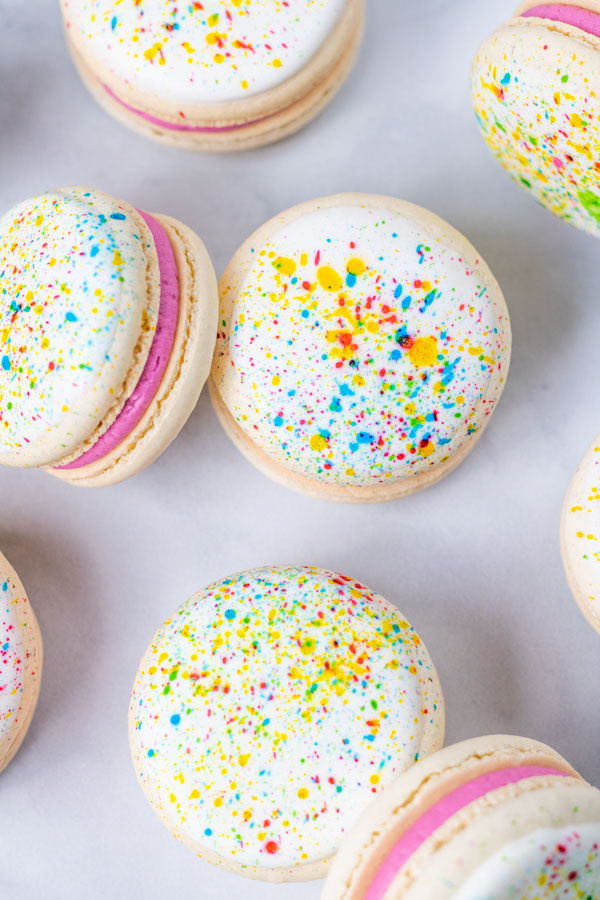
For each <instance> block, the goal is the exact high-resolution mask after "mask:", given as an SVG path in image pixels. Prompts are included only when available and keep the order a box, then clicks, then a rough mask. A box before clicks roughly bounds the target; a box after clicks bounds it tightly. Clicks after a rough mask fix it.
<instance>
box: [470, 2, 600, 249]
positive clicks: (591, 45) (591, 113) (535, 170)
mask: <svg viewBox="0 0 600 900" xmlns="http://www.w3.org/2000/svg"><path fill="white" fill-rule="evenodd" d="M561 29H562V30H561ZM563 31H571V32H572V31H573V29H572V28H568V27H567V26H564V25H561V24H560V23H557V22H552V23H551V27H549V25H546V24H543V23H541V22H540V21H539V20H537V19H526V18H521V19H519V20H517V21H516V22H513V23H511V24H510V25H506V26H504V27H503V28H500V29H499V30H498V31H497V32H496V33H495V34H493V35H492V36H491V37H490V38H489V39H488V40H487V41H485V42H484V44H483V46H482V47H481V49H480V51H479V53H478V55H477V57H476V59H475V62H474V66H473V75H472V90H473V102H474V105H475V111H476V114H477V118H478V121H479V124H480V126H481V130H482V132H483V136H484V138H485V140H486V141H487V143H488V144H489V146H490V148H491V150H492V152H493V153H494V156H495V157H496V158H497V160H498V161H499V162H500V163H501V165H502V166H504V168H505V169H506V170H507V171H508V172H509V173H510V175H511V176H512V177H513V178H514V179H515V180H516V181H517V182H518V183H520V184H521V185H522V186H523V187H524V188H525V189H526V190H527V191H529V192H530V193H531V194H532V195H533V196H534V197H535V198H536V200H538V201H539V202H540V203H542V204H543V205H544V206H546V207H547V208H548V209H550V210H551V211H552V212H553V213H555V214H556V215H558V216H560V217H561V218H563V219H565V220H566V221H567V222H570V223H571V224H572V225H576V226H577V227H578V228H583V229H585V230H586V231H589V232H590V233H592V234H600V128H599V122H600V95H599V92H598V84H599V83H600V52H599V51H598V40H597V39H592V38H587V36H586V35H585V34H584V32H579V34H580V35H581V37H580V39H578V38H576V37H573V36H568V35H567V34H566V33H563Z"/></svg>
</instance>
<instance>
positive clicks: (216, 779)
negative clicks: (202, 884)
mask: <svg viewBox="0 0 600 900" xmlns="http://www.w3.org/2000/svg"><path fill="white" fill-rule="evenodd" d="M443 718H444V716H443V701H442V699H441V693H440V688H439V683H438V680H437V675H436V673H435V669H434V667H433V664H432V662H431V659H430V657H429V655H428V654H427V651H426V650H425V648H424V646H423V644H422V643H421V641H420V639H419V637H418V636H417V635H416V634H415V632H414V630H413V629H412V627H411V626H410V625H409V623H408V622H406V620H405V619H404V618H403V617H402V615H401V614H400V613H399V612H398V610H397V609H396V608H395V607H393V606H392V605H391V604H390V603H388V602H387V601H386V600H384V599H383V598H382V597H380V596H378V595H376V594H374V593H373V592H371V591H370V590H369V589H368V588H365V587H364V586H363V585H361V584H358V583H357V582H355V581H352V580H351V579H347V578H344V577H343V576H340V575H336V574H333V573H331V572H326V571H323V570H321V569H316V568H310V567H291V566H288V567H280V568H265V569H258V570H255V571H252V572H243V573H241V574H239V575H235V576H232V577H230V578H227V579H224V580H223V581H221V582H218V583H216V584H214V585H211V586H210V587H209V588H207V589H206V590H204V591H201V592H199V593H198V594H196V595H194V596H193V597H192V598H191V599H190V600H189V601H188V602H187V603H185V604H184V605H183V606H182V607H181V608H180V609H179V610H178V611H177V613H176V614H175V615H174V616H173V617H172V618H171V619H170V620H168V621H167V622H166V623H165V624H164V626H163V627H162V628H161V629H160V631H159V632H158V633H157V635H156V636H155V638H154V640H153V642H152V644H151V646H150V648H149V650H148V652H147V654H146V656H145V658H144V660H143V661H142V664H141V666H140V669H139V671H138V675H137V679H136V683H135V686H134V692H133V696H132V702H131V712H130V725H131V743H132V750H133V755H134V761H135V765H136V770H137V772H138V776H139V777H140V780H141V781H142V784H143V786H144V789H145V791H146V793H147V794H148V796H149V799H150V800H151V802H152V803H153V805H154V806H155V807H156V808H157V810H158V811H159V812H160V813H161V815H162V816H163V818H164V819H165V820H166V822H167V824H168V825H169V827H170V828H171V829H172V830H173V831H174V833H175V834H176V835H177V836H178V837H180V838H181V839H182V840H184V841H185V842H186V843H188V844H190V845H191V846H192V847H193V848H194V849H196V850H197V852H199V853H200V854H201V855H203V856H206V857H207V858H208V859H210V860H211V861H213V862H216V863H218V864H223V865H225V866H226V867H228V868H233V869H234V870H235V871H239V872H241V873H242V874H245V875H248V876H250V877H266V878H267V879H268V878H270V877H272V875H273V873H274V872H275V870H280V871H281V870H285V871H286V872H287V877H289V878H292V879H293V878H302V877H316V876H317V875H320V874H323V871H324V866H325V865H326V863H327V861H328V860H329V859H330V857H331V856H332V854H333V853H335V851H336V849H337V847H338V845H339V843H340V840H341V838H342V835H343V832H344V831H345V830H346V829H347V827H348V826H349V825H350V824H351V822H352V821H353V819H354V818H355V817H356V816H357V815H358V814H359V813H360V811H361V808H362V807H363V806H364V805H365V804H366V803H368V801H369V799H371V798H372V797H373V796H374V795H375V794H377V793H379V792H380V791H381V790H382V788H384V787H385V785H386V784H388V783H389V781H390V779H391V778H392V777H393V776H394V775H395V774H397V773H399V772H401V771H403V770H404V769H406V768H407V767H409V766H410V765H412V764H413V763H414V762H415V760H416V759H417V758H419V757H420V756H425V755H427V754H428V753H429V752H431V751H432V750H434V749H437V748H439V746H441V743H442V740H443ZM307 873H308V874H307Z"/></svg>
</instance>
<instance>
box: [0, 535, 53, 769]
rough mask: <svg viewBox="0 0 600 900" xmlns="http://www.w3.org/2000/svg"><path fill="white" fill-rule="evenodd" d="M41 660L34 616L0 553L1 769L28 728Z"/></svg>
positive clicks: (36, 691)
mask: <svg viewBox="0 0 600 900" xmlns="http://www.w3.org/2000/svg"><path fill="white" fill-rule="evenodd" d="M42 661H43V648H42V637H41V634H40V630H39V627H38V624H37V619H36V617H35V614H34V612H33V609H32V608H31V605H30V603H29V600H28V599H27V595H26V593H25V590H24V588H23V585H22V584H21V581H20V580H19V577H18V575H17V573H16V572H15V570H14V569H13V568H12V566H11V565H10V563H9V562H8V560H7V559H6V558H5V557H4V556H3V555H2V554H1V553H0V772H1V771H2V770H3V769H4V768H6V766H7V765H8V764H9V762H10V761H11V760H12V758H13V757H14V755H15V754H16V752H17V750H18V749H19V747H20V746H21V744H22V742H23V740H24V738H25V735H26V734H27V731H28V729H29V725H30V723H31V719H32V717H33V713H34V710H35V707H36V704H37V699H38V695H39V690H40V683H41V673H42Z"/></svg>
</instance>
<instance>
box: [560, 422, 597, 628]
mask: <svg viewBox="0 0 600 900" xmlns="http://www.w3.org/2000/svg"><path fill="white" fill-rule="evenodd" d="M562 528H563V549H564V554H565V563H566V565H567V569H568V572H569V576H570V580H571V583H572V585H573V587H574V588H575V590H576V592H577V599H578V600H579V601H580V602H581V603H582V604H583V606H584V608H585V610H586V612H587V614H588V615H589V617H590V619H591V620H592V621H593V622H594V623H595V624H596V627H597V628H598V629H600V548H599V546H598V542H599V541H600V436H599V438H598V439H597V440H596V441H595V442H594V443H593V444H592V446H591V447H590V449H589V450H588V452H587V453H586V455H585V457H584V459H583V460H582V462H581V465H580V466H579V468H578V469H577V473H576V475H575V478H574V479H573V482H572V484H571V486H570V487H569V491H568V494H567V498H566V501H565V508H564V511H563V523H562Z"/></svg>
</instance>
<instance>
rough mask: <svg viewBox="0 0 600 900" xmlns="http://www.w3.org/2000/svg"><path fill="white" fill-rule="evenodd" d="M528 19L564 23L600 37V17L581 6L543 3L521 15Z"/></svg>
mask: <svg viewBox="0 0 600 900" xmlns="http://www.w3.org/2000/svg"><path fill="white" fill-rule="evenodd" d="M521 16H523V17H525V18H528V17H529V16H535V17H536V18H538V19H551V20H552V21H553V22H563V24H565V25H573V26H574V27H575V28H580V29H581V31H587V33H588V34H594V35H595V36H596V37H600V15H598V13H595V12H590V10H589V9H581V7H579V6H566V5H565V4H564V3H542V4H541V5H540V6H534V7H533V9H528V10H527V11H526V12H524V13H521Z"/></svg>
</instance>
